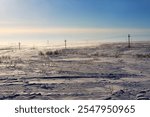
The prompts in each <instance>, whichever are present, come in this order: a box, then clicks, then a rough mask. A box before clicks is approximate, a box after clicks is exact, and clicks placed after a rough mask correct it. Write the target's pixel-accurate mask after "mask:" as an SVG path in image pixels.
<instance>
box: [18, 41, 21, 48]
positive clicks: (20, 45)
mask: <svg viewBox="0 0 150 117" xmlns="http://www.w3.org/2000/svg"><path fill="white" fill-rule="evenodd" d="M18 45H19V50H20V49H21V43H20V42H19V43H18Z"/></svg>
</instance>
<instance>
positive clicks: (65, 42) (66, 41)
mask: <svg viewBox="0 0 150 117" xmlns="http://www.w3.org/2000/svg"><path fill="white" fill-rule="evenodd" d="M66 48H67V40H65V49H66Z"/></svg>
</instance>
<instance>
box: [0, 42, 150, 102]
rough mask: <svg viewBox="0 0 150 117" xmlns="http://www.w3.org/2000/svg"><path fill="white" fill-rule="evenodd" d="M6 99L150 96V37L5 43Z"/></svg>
mask: <svg viewBox="0 0 150 117" xmlns="http://www.w3.org/2000/svg"><path fill="white" fill-rule="evenodd" d="M0 99H1V100H3V99H4V100H5V99H6V100H14V99H15V100H19V99H21V100H22V99H25V100H28V99H29V100H31V99H34V100H35V99H42V100H47V99H50V100H54V99H56V100H57V99H63V100H68V99H73V100H74V99H75V100H77V99H98V100H99V99H100V100H101V99H102V100H148V99H150V42H139V43H137V42H135V43H132V45H131V48H128V47H127V44H126V43H107V44H101V45H95V46H88V47H76V48H75V47H74V48H73V47H72V48H67V49H57V50H55V49H50V48H49V49H48V48H42V49H41V48H21V49H20V50H19V49H14V48H11V47H8V48H6V47H5V48H4V47H3V48H0Z"/></svg>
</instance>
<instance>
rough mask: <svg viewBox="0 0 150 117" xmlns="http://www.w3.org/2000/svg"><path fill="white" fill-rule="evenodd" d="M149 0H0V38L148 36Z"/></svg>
mask: <svg viewBox="0 0 150 117" xmlns="http://www.w3.org/2000/svg"><path fill="white" fill-rule="evenodd" d="M149 21H150V0H0V40H1V43H2V42H17V41H26V42H27V41H30V42H31V41H33V42H35V41H37V40H38V41H47V40H49V41H63V40H65V39H66V40H75V41H80V40H85V41H87V40H88V41H94V40H98V41H107V42H109V41H126V39H127V35H128V34H131V37H132V39H133V40H135V41H143V40H145V41H149V40H150V23H149Z"/></svg>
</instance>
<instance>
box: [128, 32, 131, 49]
mask: <svg viewBox="0 0 150 117" xmlns="http://www.w3.org/2000/svg"><path fill="white" fill-rule="evenodd" d="M130 37H131V35H130V34H128V48H130V47H131V40H130Z"/></svg>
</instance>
